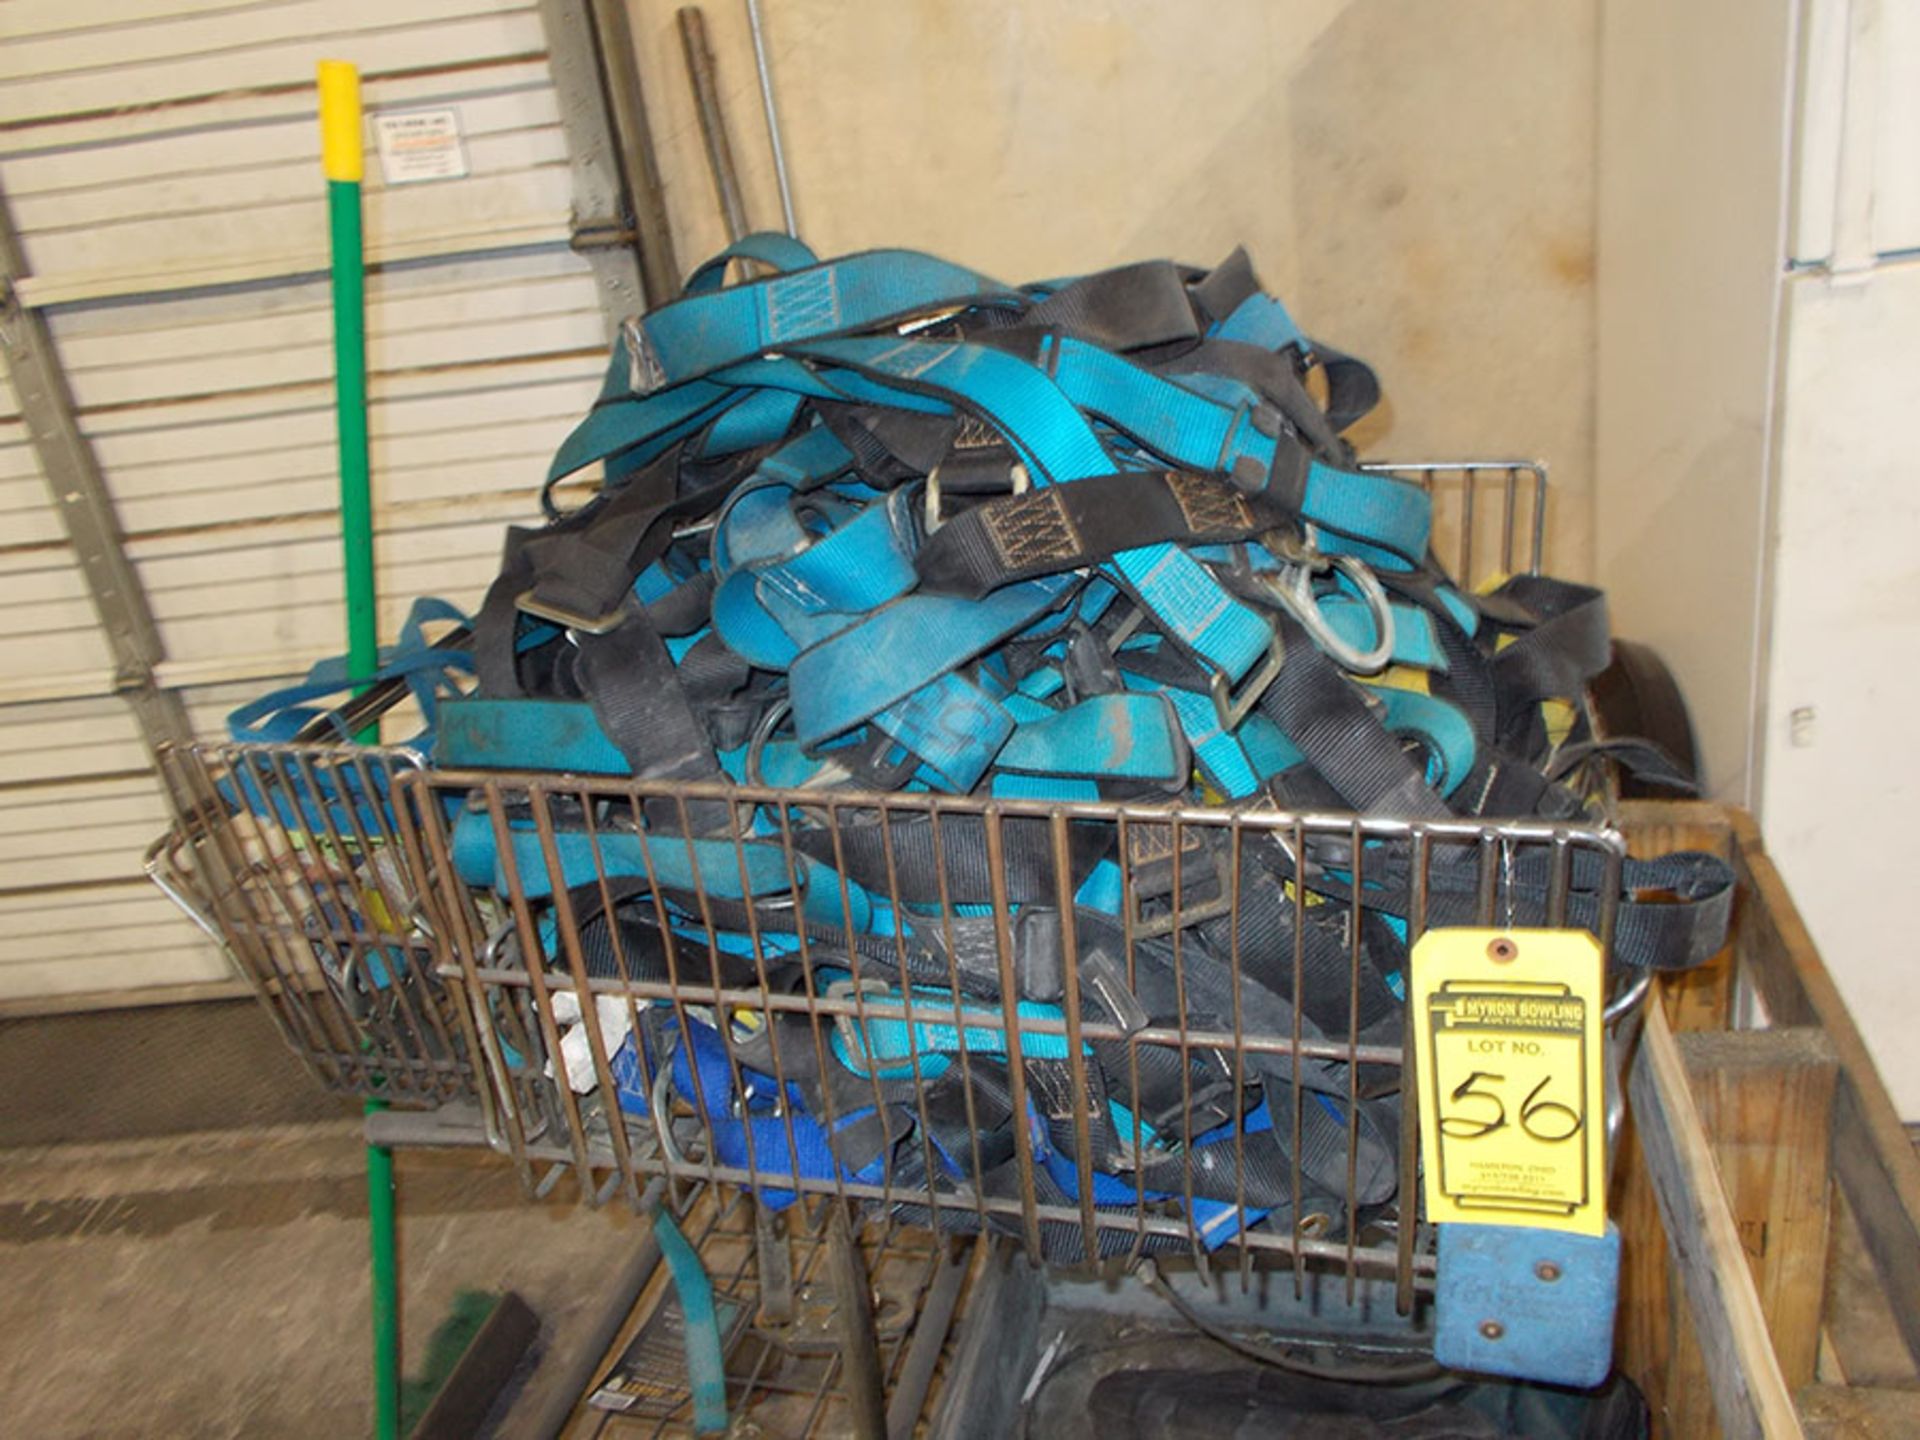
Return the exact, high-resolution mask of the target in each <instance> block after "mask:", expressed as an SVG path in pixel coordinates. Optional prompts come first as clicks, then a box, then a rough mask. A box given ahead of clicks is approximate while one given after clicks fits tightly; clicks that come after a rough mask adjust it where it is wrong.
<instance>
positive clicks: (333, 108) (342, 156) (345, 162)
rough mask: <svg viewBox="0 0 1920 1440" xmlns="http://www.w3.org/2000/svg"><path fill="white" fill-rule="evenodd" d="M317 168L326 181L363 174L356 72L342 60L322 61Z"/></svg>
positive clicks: (355, 177)
mask: <svg viewBox="0 0 1920 1440" xmlns="http://www.w3.org/2000/svg"><path fill="white" fill-rule="evenodd" d="M317 73H318V78H319V84H320V167H321V169H322V170H324V171H325V172H326V176H327V179H329V180H354V181H357V180H359V179H361V178H362V176H363V175H364V174H365V173H366V160H365V156H364V155H363V154H362V147H361V141H360V129H361V125H360V71H359V70H358V68H356V67H355V66H354V65H352V64H351V63H350V62H348V61H345V60H322V61H321V62H320V64H319V66H318V71H317Z"/></svg>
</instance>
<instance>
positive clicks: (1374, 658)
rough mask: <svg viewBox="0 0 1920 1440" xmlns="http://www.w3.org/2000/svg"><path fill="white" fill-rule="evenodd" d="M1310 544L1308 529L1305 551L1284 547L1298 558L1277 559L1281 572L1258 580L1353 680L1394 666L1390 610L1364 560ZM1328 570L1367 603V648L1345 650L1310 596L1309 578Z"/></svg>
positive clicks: (1300, 548) (1381, 589)
mask: <svg viewBox="0 0 1920 1440" xmlns="http://www.w3.org/2000/svg"><path fill="white" fill-rule="evenodd" d="M1313 540H1314V536H1313V532H1312V530H1311V528H1309V530H1308V533H1307V539H1306V544H1305V545H1304V546H1301V547H1289V548H1292V549H1294V550H1295V554H1297V555H1298V557H1299V558H1297V559H1296V558H1294V557H1293V556H1282V568H1281V571H1280V573H1279V574H1278V575H1277V576H1276V575H1263V576H1261V579H1262V581H1263V582H1264V583H1265V585H1266V589H1267V591H1268V593H1269V594H1271V595H1272V596H1273V598H1274V599H1275V600H1276V601H1277V602H1279V605H1280V607H1281V609H1283V610H1285V611H1286V612H1287V613H1288V614H1289V615H1291V616H1293V618H1294V619H1295V620H1297V621H1299V622H1300V626H1301V628H1302V629H1304V630H1305V631H1306V632H1307V634H1308V636H1309V637H1310V638H1311V639H1312V640H1313V643H1314V644H1315V645H1317V646H1319V647H1320V649H1321V650H1322V651H1323V652H1324V653H1325V654H1326V655H1327V657H1328V658H1329V659H1331V660H1332V661H1333V662H1334V663H1335V664H1337V665H1338V666H1339V667H1340V668H1341V669H1343V670H1347V671H1351V672H1352V673H1353V674H1356V675H1377V674H1379V673H1380V672H1381V671H1382V670H1384V669H1386V668H1387V666H1389V665H1391V664H1392V663H1393V605H1392V602H1391V601H1390V600H1388V598H1387V592H1386V588H1385V587H1384V586H1382V585H1381V583H1380V581H1379V579H1378V578H1377V577H1376V576H1375V575H1374V573H1373V570H1372V567H1370V566H1369V565H1367V563H1366V562H1365V561H1363V560H1361V559H1359V558H1358V557H1357V556H1353V555H1329V554H1327V553H1326V552H1324V551H1322V550H1320V549H1318V548H1317V547H1316V546H1315V545H1314V544H1313ZM1328 566H1331V567H1332V568H1333V569H1335V570H1338V571H1339V572H1340V573H1341V574H1342V575H1344V576H1346V577H1347V579H1348V580H1350V581H1351V582H1352V583H1353V588H1354V589H1356V590H1358V591H1359V592H1360V598H1361V600H1362V601H1364V602H1365V603H1366V607H1367V614H1368V617H1369V618H1370V619H1371V620H1372V622H1373V634H1374V643H1373V645H1372V647H1371V648H1369V649H1365V650H1362V649H1360V648H1359V647H1357V646H1354V645H1349V644H1348V643H1347V642H1346V641H1345V640H1344V639H1342V638H1341V637H1340V636H1339V635H1338V634H1336V633H1335V631H1334V629H1333V627H1332V626H1331V625H1329V624H1328V623H1327V617H1326V615H1325V614H1323V613H1322V612H1321V609H1320V603H1319V601H1318V600H1317V599H1316V598H1315V596H1314V593H1313V577H1314V576H1315V575H1316V574H1319V573H1321V572H1323V571H1324V570H1325V569H1326V568H1327V567H1328Z"/></svg>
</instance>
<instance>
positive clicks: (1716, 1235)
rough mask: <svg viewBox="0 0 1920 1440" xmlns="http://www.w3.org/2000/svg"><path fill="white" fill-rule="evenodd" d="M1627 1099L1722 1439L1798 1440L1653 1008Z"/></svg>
mask: <svg viewBox="0 0 1920 1440" xmlns="http://www.w3.org/2000/svg"><path fill="white" fill-rule="evenodd" d="M1629 1092H1630V1094H1631V1097H1632V1103H1633V1107H1634V1124H1635V1128H1636V1130H1637V1133H1638V1136H1639V1140H1640V1149H1641V1153H1642V1155H1643V1156H1644V1157H1645V1161H1646V1167H1647V1173H1648V1176H1649V1178H1650V1180H1651V1182H1652V1188H1653V1194H1654V1199H1655V1201H1656V1203H1657V1205H1658V1207H1659V1211H1660V1217H1661V1220H1662V1222H1663V1223H1664V1225H1665V1228H1666V1232H1667V1236H1668V1249H1669V1253H1670V1255H1671V1256H1672V1259H1673V1266H1674V1270H1675V1271H1676V1273H1677V1275H1678V1277H1679V1280H1680V1283H1681V1285H1682V1287H1683V1288H1684V1292H1685V1295H1686V1298H1687V1305H1688V1311H1689V1313H1690V1314H1691V1316H1692V1318H1693V1328H1694V1333H1695V1334H1696V1335H1697V1336H1698V1338H1699V1342H1700V1352H1701V1358H1702V1365H1703V1369H1704V1371H1705V1375H1706V1379H1707V1383H1708V1388H1709V1391H1710V1393H1711V1396H1712V1399H1713V1408H1714V1411H1715V1413H1716V1415H1717V1417H1718V1419H1719V1423H1720V1427H1721V1431H1722V1433H1723V1434H1725V1435H1726V1436H1728V1437H1730V1440H1759V1437H1763V1436H1764V1437H1791V1436H1797V1435H1799V1434H1800V1433H1801V1430H1800V1422H1799V1420H1798V1418H1797V1416H1796V1414H1795V1411H1794V1406H1793V1398H1792V1394H1791V1392H1790V1391H1789V1389H1788V1387H1787V1383H1786V1380H1785V1378H1784V1377H1783V1375H1782V1374H1781V1371H1780V1364H1779V1361H1778V1359H1777V1358H1776V1357H1775V1355H1774V1351H1773V1345H1772V1342H1771V1339H1770V1337H1769V1336H1768V1333H1767V1325H1766V1317H1765V1315H1764V1313H1763V1312H1762V1310H1761V1305H1760V1297H1759V1293H1758V1290H1757V1289H1756V1287H1755V1285H1754V1281H1753V1275H1752V1273H1751V1271H1750V1270H1749V1269H1748V1266H1747V1262H1746V1256H1745V1252H1744V1251H1743V1249H1742V1247H1741V1242H1740V1233H1739V1229H1738V1227H1737V1226H1736V1224H1735V1222H1734V1218H1733V1214H1732V1211H1731V1210H1730V1209H1729V1207H1728V1204H1727V1197H1726V1195H1725V1193H1724V1191H1722V1189H1721V1187H1720V1182H1719V1178H1718V1175H1717V1172H1716V1169H1715V1164H1714V1155H1713V1150H1712V1147H1711V1145H1710V1144H1709V1142H1708V1140H1707V1134H1706V1131H1705V1128H1704V1127H1703V1125H1702V1123H1701V1118H1700V1112H1699V1109H1698V1107H1697V1106H1696V1105H1695V1103H1694V1099H1693V1096H1692V1094H1691V1092H1690V1089H1689V1085H1688V1079H1687V1071H1686V1066H1685V1063H1684V1062H1683V1060H1682V1059H1681V1055H1680V1051H1679V1047H1678V1046H1677V1045H1676V1044H1675V1042H1674V1036H1673V1032H1672V1030H1671V1029H1670V1028H1669V1026H1668V1023H1667V1018H1666V1013H1665V1011H1664V1010H1662V1009H1661V1008H1660V1007H1659V1006H1651V1007H1649V1008H1648V1010H1647V1014H1646V1022H1645V1026H1644V1033H1643V1034H1642V1037H1641V1040H1640V1046H1639V1050H1638V1052H1637V1054H1636V1056H1635V1059H1634V1064H1633V1071H1632V1076H1631V1079H1630V1081H1629ZM1672 1379H1673V1377H1669V1384H1670V1385H1671V1383H1672ZM1678 1433H1686V1432H1684V1431H1680V1432H1678Z"/></svg>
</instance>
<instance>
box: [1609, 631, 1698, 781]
mask: <svg viewBox="0 0 1920 1440" xmlns="http://www.w3.org/2000/svg"><path fill="white" fill-rule="evenodd" d="M1589 693H1590V694H1591V696H1592V699H1593V708H1594V713H1595V716H1596V718H1597V719H1598V721H1599V728H1600V731H1601V733H1602V734H1603V735H1608V736H1633V737H1635V738H1637V739H1641V740H1651V741H1652V742H1653V743H1654V744H1656V745H1658V746H1659V747H1660V748H1661V749H1662V750H1664V751H1666V752H1667V755H1668V757H1669V758H1670V759H1671V760H1672V761H1673V763H1674V764H1675V765H1676V766H1678V767H1679V769H1680V770H1681V772H1682V773H1683V774H1685V775H1687V776H1688V777H1689V778H1690V779H1692V780H1693V781H1694V782H1695V783H1696V784H1697V783H1698V782H1699V780H1700V760H1699V752H1698V750H1697V749H1696V748H1695V746H1694V741H1693V720H1692V718H1691V717H1690V716H1689V715H1688V713H1687V701H1686V697H1685V696H1683V695H1682V694H1681V693H1680V686H1679V684H1678V682H1676V681H1675V680H1674V678H1673V672H1672V671H1671V670H1669V669H1668V668H1667V662H1666V661H1664V660H1662V659H1661V658H1660V655H1659V652H1657V651H1656V650H1654V649H1653V647H1652V646H1650V645H1642V644H1640V643H1639V642H1638V641H1634V640H1615V641H1614V642H1613V663H1612V664H1611V665H1609V666H1608V667H1607V668H1606V669H1605V670H1603V671H1601V672H1600V674H1599V675H1598V676H1597V677H1595V679H1594V681H1593V684H1592V686H1591V688H1590V691H1589ZM1620 793H1621V794H1622V795H1625V796H1629V797H1640V796H1660V795H1663V794H1666V793H1668V792H1665V791H1662V790H1660V789H1658V788H1657V787H1654V786H1650V785H1646V784H1643V783H1641V782H1638V781H1636V780H1635V779H1634V778H1633V777H1632V776H1631V775H1622V776H1621V777H1620Z"/></svg>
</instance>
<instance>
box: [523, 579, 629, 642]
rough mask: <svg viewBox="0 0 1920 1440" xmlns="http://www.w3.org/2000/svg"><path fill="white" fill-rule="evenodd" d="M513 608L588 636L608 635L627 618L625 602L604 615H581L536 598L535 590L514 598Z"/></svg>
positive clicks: (622, 601)
mask: <svg viewBox="0 0 1920 1440" xmlns="http://www.w3.org/2000/svg"><path fill="white" fill-rule="evenodd" d="M513 604H514V608H515V609H516V610H521V611H524V612H525V613H526V614H528V615H532V616H534V617H536V618H537V619H541V620H551V621H552V622H553V623H554V624H556V625H558V626H560V627H561V628H563V629H566V630H579V631H581V632H583V633H585V634H588V635H609V634H612V633H613V632H614V631H615V630H618V629H619V628H620V624H621V622H622V621H624V620H625V619H626V618H627V611H626V601H625V600H624V599H622V600H621V602H620V605H619V608H617V609H615V610H612V611H610V612H608V613H607V614H605V615H581V614H579V613H577V612H576V611H573V610H569V609H568V608H567V607H566V606H564V605H555V604H554V603H553V602H552V601H550V600H541V599H539V598H538V595H537V592H536V591H535V590H523V591H522V592H521V593H520V594H519V595H517V596H515V597H514V601H513Z"/></svg>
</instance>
